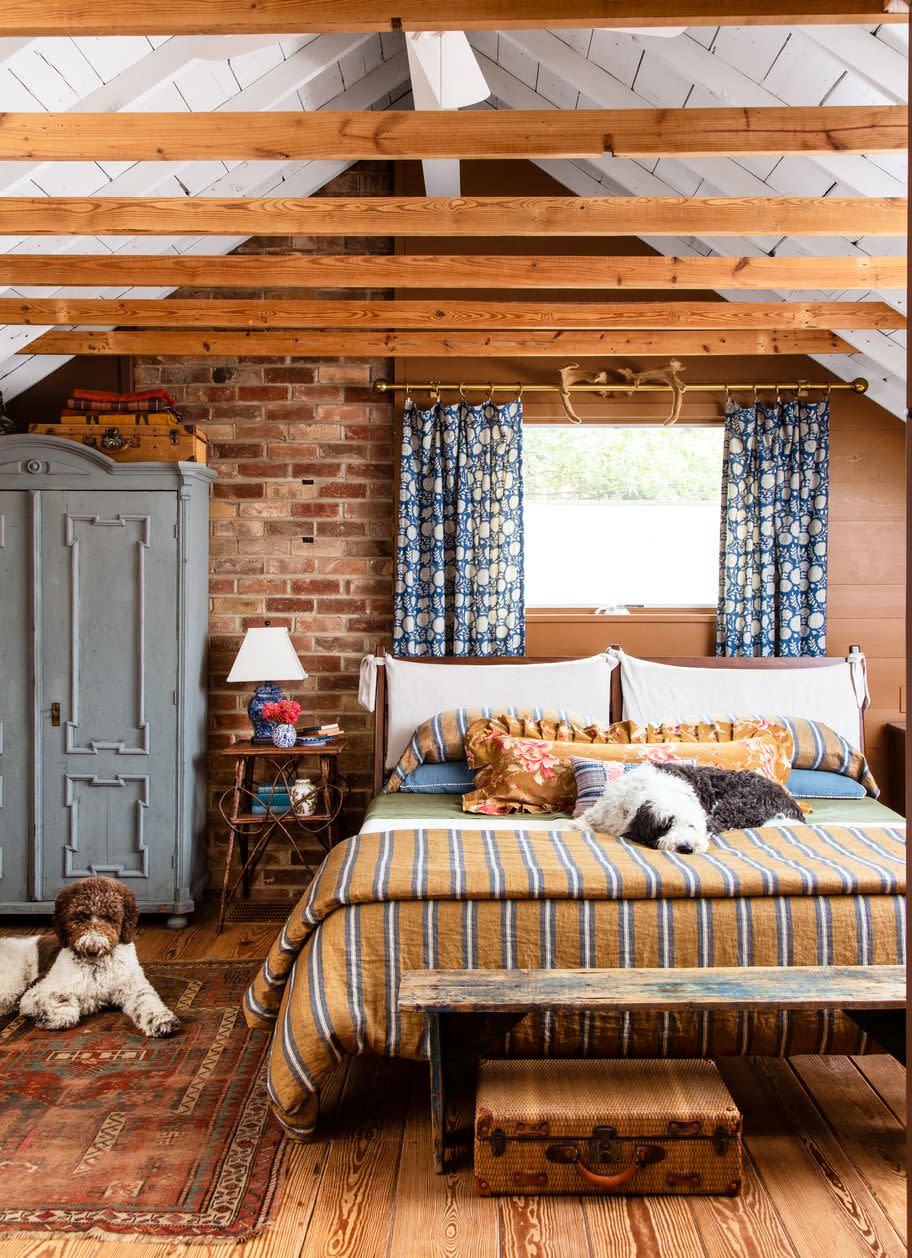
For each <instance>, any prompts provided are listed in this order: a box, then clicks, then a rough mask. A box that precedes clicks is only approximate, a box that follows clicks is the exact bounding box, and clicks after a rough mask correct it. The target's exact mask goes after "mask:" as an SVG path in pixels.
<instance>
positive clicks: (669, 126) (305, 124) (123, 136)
mask: <svg viewBox="0 0 912 1258" xmlns="http://www.w3.org/2000/svg"><path fill="white" fill-rule="evenodd" d="M907 143H908V125H907V110H906V107H905V106H904V105H863V106H857V107H856V106H809V107H795V108H789V107H787V106H783V107H777V108H761V109H622V110H610V109H578V110H554V109H549V110H543V109H542V110H528V111H527V110H497V111H493V110H485V111H478V110H463V111H456V112H454V111H448V112H445V113H435V112H430V111H427V110H424V111H415V110H380V111H367V112H361V113H354V112H343V111H330V110H322V111H307V112H301V111H300V110H298V111H295V112H282V113H279V112H271V111H268V110H267V111H262V112H259V113H233V112H232V113H202V112H199V113H123V112H121V113H71V112H66V113H5V114H0V161H17V160H28V161H127V162H139V161H174V162H183V161H229V160H230V161H304V160H309V159H340V160H347V161H359V160H362V159H371V158H396V159H407V160H416V161H420V160H426V159H444V160H452V159H463V160H467V159H476V158H480V159H485V158H488V159H493V158H496V159H500V160H503V159H515V158H536V157H538V158H548V157H551V158H574V157H577V158H586V157H589V158H600V157H603V156H604V155H605V154H606V153H608V154H611V155H613V156H615V157H662V156H680V157H707V156H715V155H719V154H725V155H728V156H750V155H754V156H757V155H766V154H772V155H778V154H786V153H830V152H838V153H874V152H889V151H896V150H901V149H904V148H905V147H906V146H907Z"/></svg>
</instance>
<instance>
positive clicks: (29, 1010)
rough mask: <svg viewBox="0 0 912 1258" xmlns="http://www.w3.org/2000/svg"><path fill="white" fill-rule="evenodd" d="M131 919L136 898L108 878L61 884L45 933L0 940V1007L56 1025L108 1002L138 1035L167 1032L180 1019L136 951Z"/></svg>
mask: <svg viewBox="0 0 912 1258" xmlns="http://www.w3.org/2000/svg"><path fill="white" fill-rule="evenodd" d="M138 920H139V913H138V912H137V909H136V897H135V896H134V894H133V892H132V891H131V890H130V889H129V888H128V887H125V886H124V885H123V883H121V882H116V881H115V880H114V879H113V878H84V879H83V880H82V881H81V882H77V883H74V884H73V886H71V887H67V888H66V889H65V890H64V891H61V893H60V895H59V896H58V897H57V900H56V903H55V904H54V915H53V917H52V919H51V926H52V928H53V931H52V933H50V934H45V935H33V936H30V937H29V938H23V939H20V938H12V939H0V1014H4V1013H9V1012H10V1011H11V1010H13V1009H15V1007H16V1005H17V1003H18V1006H19V1013H20V1014H22V1015H23V1017H26V1018H34V1020H35V1022H36V1023H37V1024H38V1026H40V1027H44V1028H45V1029H47V1030H54V1031H59V1030H65V1029H66V1028H67V1027H73V1026H76V1024H77V1023H78V1022H79V1020H80V1018H82V1017H84V1016H85V1015H86V1014H90V1013H96V1012H97V1011H98V1010H99V1009H104V1008H105V1007H107V1006H111V1005H113V1006H115V1007H116V1008H118V1009H122V1010H123V1011H124V1013H125V1014H126V1015H127V1017H128V1018H130V1019H132V1021H133V1022H134V1023H135V1025H136V1026H137V1028H138V1029H139V1030H140V1031H142V1033H143V1035H149V1036H166V1035H174V1033H175V1032H176V1031H179V1030H180V1022H179V1021H178V1019H177V1018H176V1017H175V1016H174V1014H173V1013H172V1012H171V1010H170V1009H169V1008H168V1007H167V1006H166V1005H165V1004H164V1003H163V1002H162V1000H161V998H160V997H159V995H158V993H157V992H156V991H155V989H154V988H153V986H152V984H151V983H150V982H149V980H148V979H147V978H146V976H145V974H144V973H143V969H142V966H141V965H140V964H139V958H138V957H137V955H136V945H135V944H134V943H133V932H134V931H135V929H136V924H137V922H138Z"/></svg>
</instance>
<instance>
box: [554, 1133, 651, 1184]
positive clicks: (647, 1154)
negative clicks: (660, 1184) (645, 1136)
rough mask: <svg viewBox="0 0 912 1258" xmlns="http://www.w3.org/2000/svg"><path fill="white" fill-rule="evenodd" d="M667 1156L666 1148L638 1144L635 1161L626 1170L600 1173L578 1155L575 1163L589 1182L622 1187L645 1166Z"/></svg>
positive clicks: (578, 1173) (580, 1174) (581, 1175)
mask: <svg viewBox="0 0 912 1258" xmlns="http://www.w3.org/2000/svg"><path fill="white" fill-rule="evenodd" d="M664 1157H665V1150H664V1149H660V1148H659V1146H658V1145H655V1144H638V1145H637V1147H636V1152H635V1153H634V1155H633V1162H632V1163H631V1164H630V1166H628V1167H627V1169H626V1170H624V1171H618V1172H617V1174H616V1175H599V1174H598V1172H597V1171H592V1170H590V1169H589V1167H588V1166H587V1165H586V1163H585V1162H584V1161H583V1160H582V1158H580V1157H577V1159H576V1160H575V1161H574V1163H573V1165H574V1166H575V1167H576V1173H577V1175H579V1176H580V1177H581V1178H582V1179H584V1180H585V1181H586V1183H587V1184H592V1185H594V1187H596V1188H620V1187H622V1186H623V1185H624V1184H629V1183H630V1181H631V1180H632V1179H633V1178H634V1177H635V1176H636V1175H638V1174H639V1173H640V1171H641V1170H642V1169H643V1168H644V1167H645V1166H652V1164H653V1163H654V1162H661V1161H662V1160H663V1159H664Z"/></svg>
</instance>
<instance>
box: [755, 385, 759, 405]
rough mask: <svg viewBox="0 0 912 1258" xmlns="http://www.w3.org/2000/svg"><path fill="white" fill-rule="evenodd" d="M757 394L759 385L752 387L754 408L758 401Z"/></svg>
mask: <svg viewBox="0 0 912 1258" xmlns="http://www.w3.org/2000/svg"><path fill="white" fill-rule="evenodd" d="M759 393H760V386H759V384H755V385H754V406H756V405H757V403H758V402H759V401H760V397H759Z"/></svg>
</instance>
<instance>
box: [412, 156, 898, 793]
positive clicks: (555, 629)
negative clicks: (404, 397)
mask: <svg viewBox="0 0 912 1258" xmlns="http://www.w3.org/2000/svg"><path fill="white" fill-rule="evenodd" d="M501 170H502V168H501ZM462 176H463V183H462V190H463V192H464V194H466V195H468V196H471V195H480V194H482V193H485V192H486V193H489V194H491V195H497V194H505V193H507V192H511V193H513V194H514V195H530V196H531V195H540V196H557V195H560V194H561V192H562V191H565V190H564V189H562V188H561V186H560V185H559V184H557V183H555V182H554V181H553V180H552V179H551V178H550V177H549V176H548V175H546V174H545V173H544V172H543V171H541V170H539V169H538V167H535V166H533V165H531V164H527V163H522V162H515V163H511V165H510V169H509V171H508V172H507V173H506V174H504V173H499V172H498V169H497V167H496V166H494V165H487V166H485V165H483V164H481V163H471V162H463V163H462ZM508 181H509V182H508ZM422 190H423V185H422V184H421V182H420V172H419V170H418V168H417V167H416V166H414V165H411V164H404V165H403V168H402V171H401V174H400V182H399V184H398V186H397V191H398V192H401V193H404V194H420V193H421V192H422ZM568 195H569V194H568ZM398 250H399V251H402V252H414V253H418V252H421V253H431V252H439V253H471V252H490V253H526V252H531V251H539V252H541V251H547V252H549V253H562V252H563V253H596V252H597V253H602V254H625V255H629V254H633V255H643V254H649V253H651V252H652V250H650V249H649V248H648V247H647V246H646V245H644V244H643V243H642V242H641V241H638V240H610V241H602V242H599V241H595V242H593V241H588V240H586V241H580V240H574V239H567V240H561V241H558V242H555V241H528V240H521V239H515V238H514V239H498V240H491V241H488V240H484V241H482V240H472V241H466V240H458V239H444V240H433V241H430V240H421V241H406V242H399V245H398ZM402 295H405V294H402ZM408 295H409V296H417V295H418V294H417V293H415V292H414V290H412V291H411V292H410V293H409V294H408ZM429 295H430V294H429ZM444 295H445V294H442V293H438V294H437V296H444ZM452 295H453V296H456V295H458V294H456V293H453V294H452ZM487 295H488V296H491V297H496V296H497V294H496V293H491V294H487ZM512 296H513V297H516V296H518V295H517V294H512ZM568 296H569V294H567V293H565V292H554V293H548V292H538V293H534V294H532V293H528V294H524V295H522V299H523V300H527V299H529V300H541V301H548V300H549V299H553V300H566V299H567V298H568ZM640 296H642V297H643V298H648V296H649V295H648V294H646V293H643V294H636V293H631V292H630V291H629V290H628V291H626V292H619V293H590V294H587V293H579V292H577V293H574V294H573V295H572V299H573V300H586V299H589V300H604V301H609V300H612V299H615V300H636V299H638V298H639V297H640ZM652 296H653V298H654V297H655V294H652ZM715 296H716V295H715V294H713V293H687V292H678V293H671V294H668V298H669V299H676V300H679V301H687V300H690V299H693V300H698V301H710V300H713V298H714V297H715ZM719 300H721V298H719ZM584 361H585V360H584ZM684 362H685V365H686V372H685V379H689V380H692V381H698V380H735V379H737V380H740V381H754V380H756V381H758V382H768V383H775V381H776V380H777V379H778V380H795V379H806V380H816V381H827V380H833V381H835V379H836V377H834V376H831V375H830V374H829V373H828V372H827V371H825V370H824V368H823V367H821V366H820V365H819V364H817V363H814V362H812V361H811V360H810V359H808V358H799V357H795V358H777V359H773V360H770V359H762V358H746V359H738V358H700V359H695V358H690V359H685V360H684ZM562 365H563V364H562V363H560V362H558V361H557V360H547V359H526V360H524V359H502V360H488V359H486V360H485V361H484V362H483V363H478V362H471V361H468V360H461V359H453V358H447V359H418V358H414V359H403V360H398V361H397V364H396V367H397V377H398V379H399V380H403V381H404V380H411V381H416V380H450V381H454V380H455V381H459V380H485V381H488V380H491V381H494V382H498V383H499V382H506V381H510V382H513V381H518V380H525V381H533V380H540V381H543V382H545V381H554V380H556V378H557V371H558V369H559V367H560V366H562ZM596 365H598V366H604V365H605V364H604V363H603V362H601V361H600V360H599V361H597V362H596V361H595V360H594V361H593V366H596ZM617 365H618V366H633V367H640V366H646V365H647V363H646V362H645V361H644V362H641V363H637V362H634V361H629V362H628V361H625V362H618V364H617ZM722 402H723V398H722V397H721V396H720V395H712V394H702V395H699V396H694V397H692V398H690V399H689V400H688V401H687V404H686V410H685V419H686V421H688V422H690V423H699V424H706V423H716V424H717V423H721V422H722ZM523 405H524V410H525V415H526V419H527V422H548V421H549V420H554V419H560V418H562V417H563V412H562V410H561V407H560V402H559V400H558V399H557V397H556V395H548V394H545V395H537V394H527V395H526V397H525V398H524V399H523ZM574 405H575V406H576V409H577V410H578V412H579V414H580V415H582V416H583V417H584V418H589V419H600V420H602V421H607V422H612V423H629V422H644V421H645V422H650V421H651V422H655V421H656V420H660V419H661V418H662V417H663V416H664V415H665V414H667V407H668V401H667V398H666V397H665V395H649V396H646V397H644V396H641V397H639V398H636V399H632V400H629V401H628V400H624V399H620V400H617V401H609V402H606V401H603V400H601V399H598V398H596V399H592V400H589V399H586V398H580V397H577V398H575V399H574ZM831 405H832V417H831V436H830V559H829V562H830V569H829V623H828V635H827V642H828V650H829V653H830V654H831V655H840V654H844V653H845V652H846V651H848V648H849V646H850V644H851V643H853V642H858V643H860V644H861V646H862V647H863V649H864V651H865V653H866V654H867V657H868V670H869V682H870V689H871V707H870V709H869V710H868V714H867V718H866V721H865V737H866V742H867V748H866V749H867V752H868V758H869V760H870V762H871V767H872V769H873V771H874V773H875V775H876V776H877V777H878V779H879V780H880V782H881V785H882V786H884V787H886V785H887V781H886V779H887V761H886V749H885V735H884V725H885V724H886V723H887V722H888V721H891V720H895V719H896V718H897V716H898V715H899V714H900V713H901V712H904V710H905V695H904V692H903V687H904V684H905V642H904V637H905V602H904V591H905V584H904V582H905V542H904V537H905V495H906V480H905V437H906V432H905V425H904V424H903V423H902V422H901V421H900V420H898V419H896V418H894V417H893V416H892V415H889V414H887V412H886V411H884V410H882V409H881V408H880V407H879V406H876V405H875V404H874V403H873V402H871V401H869V400H868V399H866V398H863V397H858V396H855V395H853V394H849V393H837V394H833V397H832V402H831ZM611 642H618V643H620V644H621V645H622V646H623V647H624V649H625V650H627V651H629V652H630V653H631V654H640V655H663V656H687V655H712V654H714V645H715V617H714V614H713V613H712V611H710V610H709V609H703V610H698V609H694V610H692V611H689V612H687V613H681V612H678V613H667V614H660V613H656V612H649V613H644V614H639V615H630V616H617V617H605V616H598V617H596V616H594V615H584V614H579V613H577V614H568V613H564V614H560V613H553V612H552V613H546V612H536V611H535V610H534V609H532V610H530V611H529V612H528V613H527V618H526V652H527V654H528V655H533V656H548V655H580V656H583V655H590V654H593V653H595V652H596V651H600V650H602V649H603V648H604V647H605V646H607V645H608V644H609V643H611Z"/></svg>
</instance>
